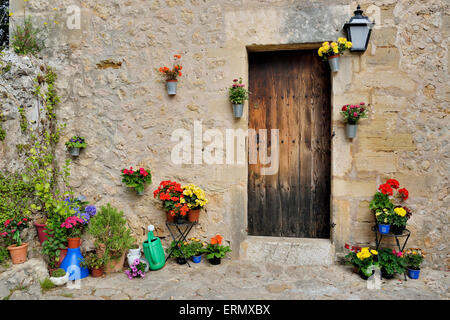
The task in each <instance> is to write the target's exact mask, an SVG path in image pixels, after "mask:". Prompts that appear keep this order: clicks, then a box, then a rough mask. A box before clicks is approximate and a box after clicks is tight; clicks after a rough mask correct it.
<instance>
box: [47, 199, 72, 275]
mask: <svg viewBox="0 0 450 320" xmlns="http://www.w3.org/2000/svg"><path fill="white" fill-rule="evenodd" d="M56 208H58V211H56V214H53V215H52V216H51V217H49V218H48V219H47V222H46V225H47V227H46V229H47V234H48V235H49V236H48V237H47V240H45V241H44V243H43V244H42V253H43V254H45V255H46V256H47V257H48V262H49V265H50V267H52V268H54V267H55V266H56V264H57V263H58V262H59V254H60V250H61V249H65V248H66V247H67V231H66V229H64V228H62V227H61V224H62V223H63V222H64V221H65V220H66V218H67V217H69V216H71V215H73V214H74V213H75V211H74V210H73V209H71V208H70V207H69V205H68V203H67V202H65V201H59V203H58V205H56Z"/></svg>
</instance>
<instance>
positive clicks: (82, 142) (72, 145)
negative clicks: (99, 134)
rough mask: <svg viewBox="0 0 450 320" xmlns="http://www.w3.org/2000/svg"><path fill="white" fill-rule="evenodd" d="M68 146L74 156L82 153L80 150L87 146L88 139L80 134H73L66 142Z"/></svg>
mask: <svg viewBox="0 0 450 320" xmlns="http://www.w3.org/2000/svg"><path fill="white" fill-rule="evenodd" d="M66 147H67V149H68V150H69V152H70V154H71V155H72V156H74V157H78V156H79V155H80V150H81V149H84V148H86V147H87V143H86V139H85V138H83V137H80V136H73V137H72V138H70V140H69V141H67V142H66Z"/></svg>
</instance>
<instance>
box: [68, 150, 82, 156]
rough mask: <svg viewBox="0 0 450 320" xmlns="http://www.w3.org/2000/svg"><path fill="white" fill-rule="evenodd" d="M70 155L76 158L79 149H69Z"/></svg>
mask: <svg viewBox="0 0 450 320" xmlns="http://www.w3.org/2000/svg"><path fill="white" fill-rule="evenodd" d="M70 154H71V155H72V156H73V157H78V156H79V155H80V148H70Z"/></svg>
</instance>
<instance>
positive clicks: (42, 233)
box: [34, 222, 48, 245]
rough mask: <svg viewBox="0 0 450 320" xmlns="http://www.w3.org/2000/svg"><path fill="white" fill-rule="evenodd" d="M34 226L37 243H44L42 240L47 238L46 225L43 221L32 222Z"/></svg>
mask: <svg viewBox="0 0 450 320" xmlns="http://www.w3.org/2000/svg"><path fill="white" fill-rule="evenodd" d="M34 226H35V227H36V231H37V234H38V238H39V243H40V244H41V245H42V243H44V241H45V240H47V236H48V234H47V233H46V231H47V229H45V227H46V226H47V225H46V224H45V223H36V222H34Z"/></svg>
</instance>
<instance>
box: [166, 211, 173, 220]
mask: <svg viewBox="0 0 450 320" xmlns="http://www.w3.org/2000/svg"><path fill="white" fill-rule="evenodd" d="M166 217H167V222H175V216H172V215H171V214H170V213H168V212H166Z"/></svg>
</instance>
